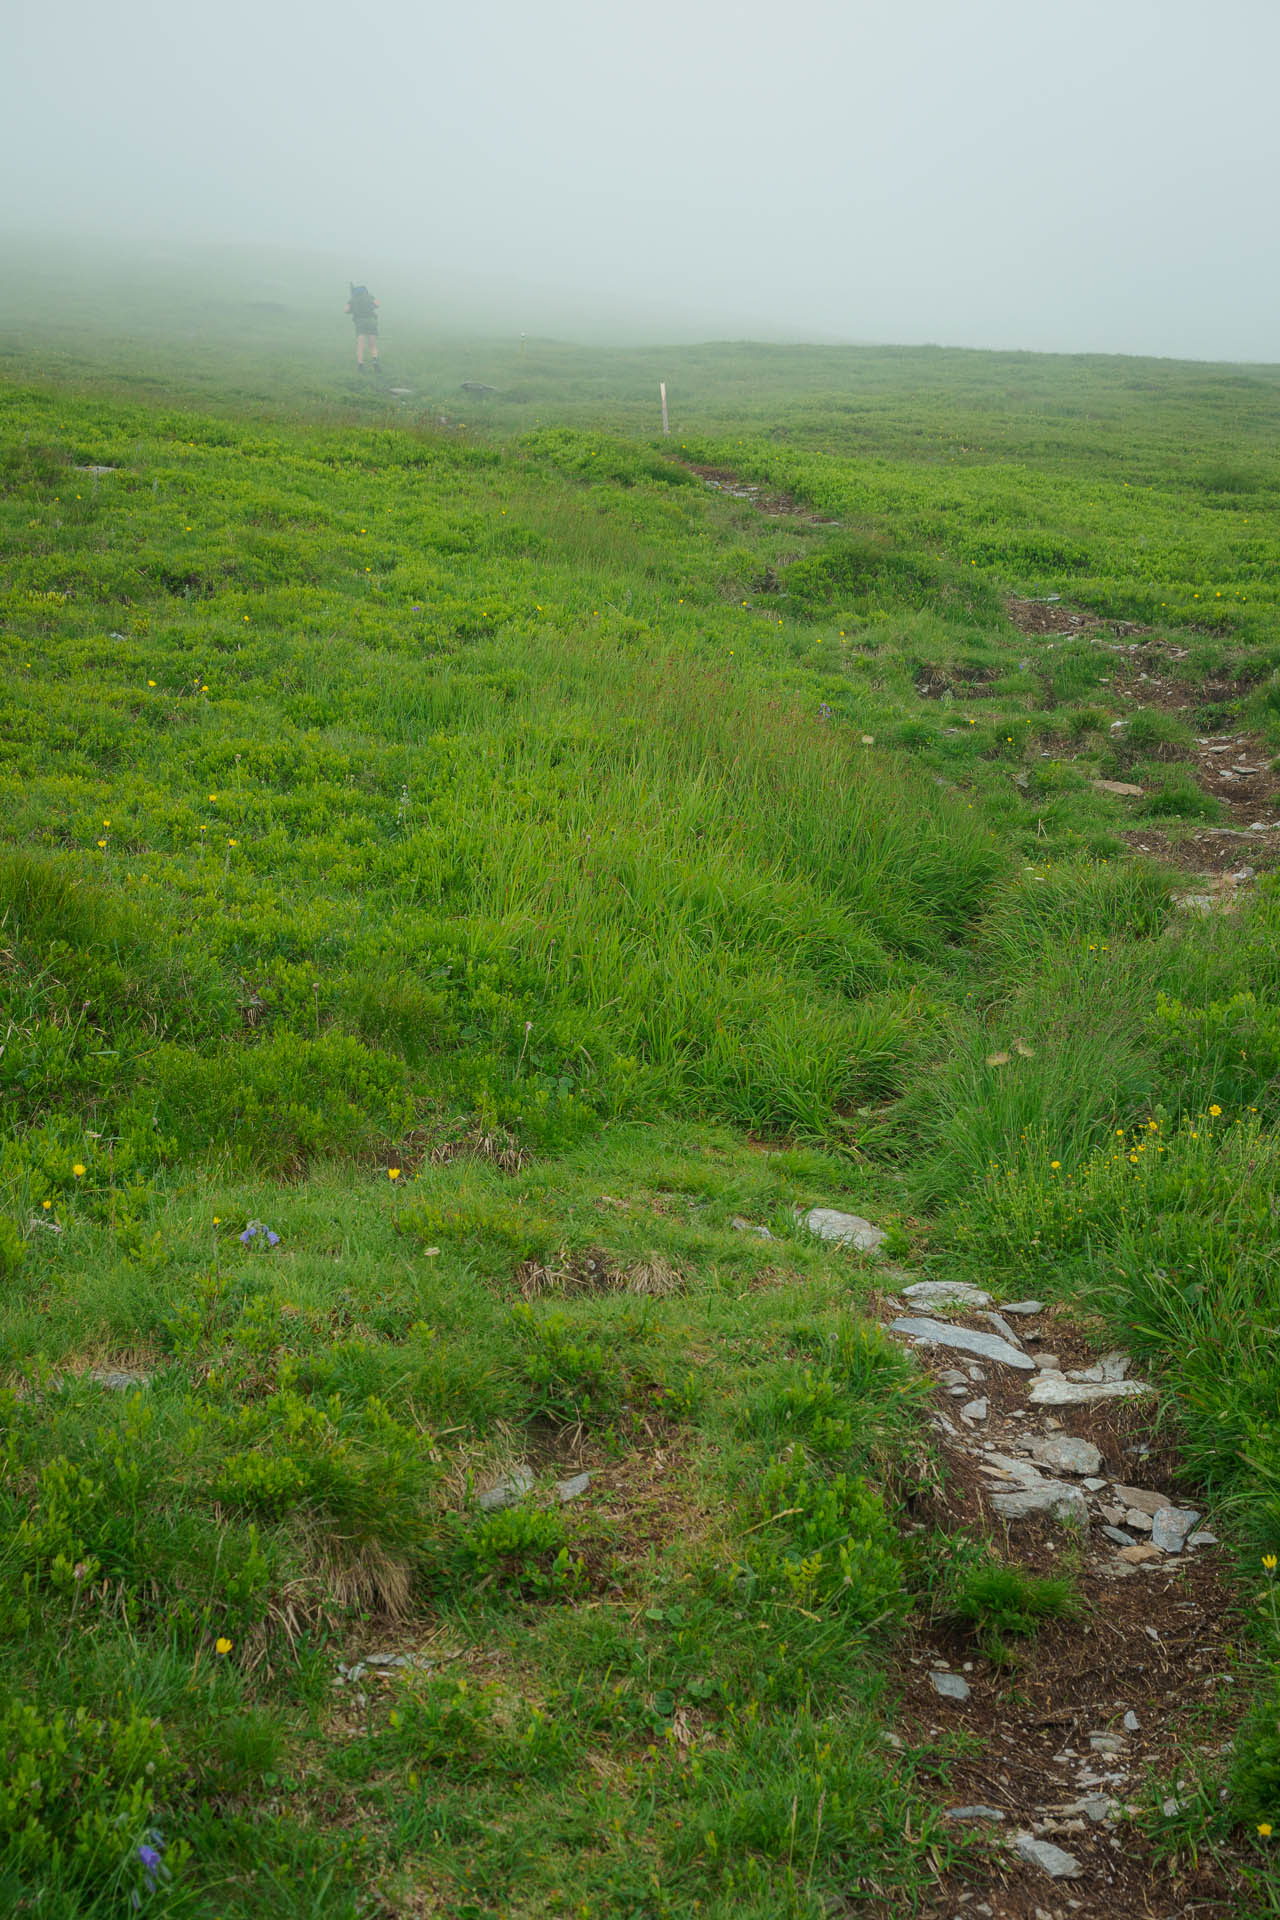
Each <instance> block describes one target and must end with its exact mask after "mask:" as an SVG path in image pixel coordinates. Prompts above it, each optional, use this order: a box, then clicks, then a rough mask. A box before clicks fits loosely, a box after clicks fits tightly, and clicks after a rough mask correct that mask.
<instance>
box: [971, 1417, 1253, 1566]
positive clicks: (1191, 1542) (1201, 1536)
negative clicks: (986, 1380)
mask: <svg viewBox="0 0 1280 1920" xmlns="http://www.w3.org/2000/svg"><path fill="white" fill-rule="evenodd" d="M963 1411H964V1409H963V1408H961V1412H963ZM1217 1544H1218V1536H1217V1534H1216V1533H1210V1532H1209V1530H1208V1528H1207V1527H1201V1528H1200V1529H1199V1531H1198V1532H1196V1533H1189V1534H1188V1535H1187V1545H1188V1546H1189V1547H1216V1546H1217Z"/></svg>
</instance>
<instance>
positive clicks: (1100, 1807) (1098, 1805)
mask: <svg viewBox="0 0 1280 1920" xmlns="http://www.w3.org/2000/svg"><path fill="white" fill-rule="evenodd" d="M1111 1807H1112V1802H1111V1801H1110V1800H1109V1799H1108V1798H1107V1796H1106V1794H1105V1793H1086V1794H1085V1795H1084V1796H1083V1798H1082V1799H1080V1800H1073V1801H1072V1802H1071V1804H1070V1805H1069V1806H1066V1807H1064V1808H1063V1809H1062V1811H1063V1812H1064V1813H1082V1814H1083V1815H1084V1817H1085V1819H1086V1820H1093V1821H1098V1820H1110V1818H1111Z"/></svg>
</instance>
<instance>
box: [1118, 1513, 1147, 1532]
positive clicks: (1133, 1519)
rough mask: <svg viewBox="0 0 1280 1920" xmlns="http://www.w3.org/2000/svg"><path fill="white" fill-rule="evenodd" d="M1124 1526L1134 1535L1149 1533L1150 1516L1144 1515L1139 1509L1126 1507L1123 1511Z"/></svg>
mask: <svg viewBox="0 0 1280 1920" xmlns="http://www.w3.org/2000/svg"><path fill="white" fill-rule="evenodd" d="M1124 1524H1125V1525H1126V1527H1130V1528H1132V1530H1133V1532H1134V1533H1150V1531H1151V1524H1152V1523H1151V1515H1150V1514H1149V1513H1144V1512H1143V1511H1142V1508H1141V1507H1128V1508H1127V1509H1126V1510H1125V1516H1124Z"/></svg>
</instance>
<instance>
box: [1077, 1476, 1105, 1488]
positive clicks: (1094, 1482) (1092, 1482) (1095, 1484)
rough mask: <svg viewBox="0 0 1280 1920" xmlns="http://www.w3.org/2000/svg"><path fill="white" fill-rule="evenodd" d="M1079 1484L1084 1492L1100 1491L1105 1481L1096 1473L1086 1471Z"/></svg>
mask: <svg viewBox="0 0 1280 1920" xmlns="http://www.w3.org/2000/svg"><path fill="white" fill-rule="evenodd" d="M1081 1484H1082V1485H1083V1487H1084V1489H1085V1492H1086V1493H1101V1492H1102V1489H1103V1488H1104V1487H1105V1486H1106V1484H1107V1483H1106V1481H1105V1480H1100V1479H1099V1478H1098V1476H1097V1474H1096V1473H1087V1474H1086V1475H1085V1477H1084V1480H1083V1481H1082V1483H1081Z"/></svg>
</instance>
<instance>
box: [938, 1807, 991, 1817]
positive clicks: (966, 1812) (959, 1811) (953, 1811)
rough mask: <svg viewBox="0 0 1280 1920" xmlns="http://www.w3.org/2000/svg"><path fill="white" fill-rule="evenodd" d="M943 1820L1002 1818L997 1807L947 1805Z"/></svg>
mask: <svg viewBox="0 0 1280 1920" xmlns="http://www.w3.org/2000/svg"><path fill="white" fill-rule="evenodd" d="M942 1817H943V1819H944V1820H1003V1819H1004V1814H1003V1813H1002V1812H1001V1811H1000V1809H999V1807H948V1808H947V1809H946V1812H945V1813H944V1814H943V1816H942Z"/></svg>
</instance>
